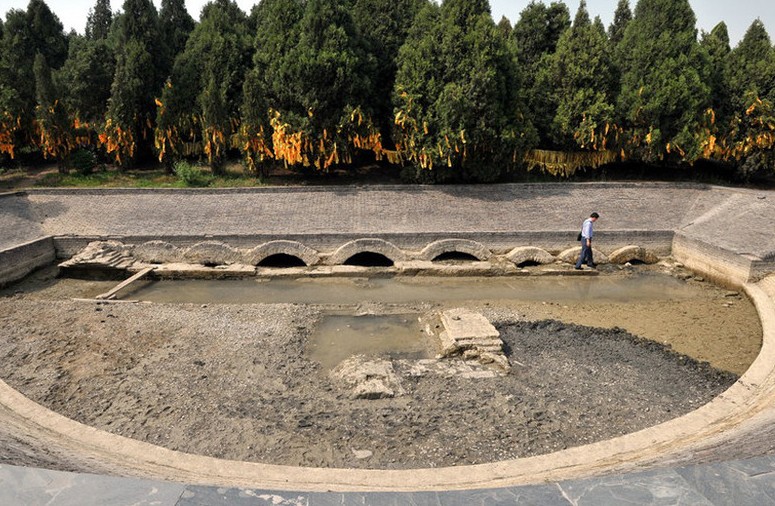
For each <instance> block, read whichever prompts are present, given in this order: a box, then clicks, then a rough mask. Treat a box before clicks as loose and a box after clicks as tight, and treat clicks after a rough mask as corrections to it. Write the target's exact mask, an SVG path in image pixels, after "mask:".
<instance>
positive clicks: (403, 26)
mask: <svg viewBox="0 0 775 506" xmlns="http://www.w3.org/2000/svg"><path fill="white" fill-rule="evenodd" d="M425 2H426V0H355V3H354V5H353V8H352V13H353V14H352V16H353V21H354V23H355V27H356V29H357V30H358V32H359V33H360V36H361V37H362V38H363V42H364V44H365V49H366V51H367V52H368V53H369V54H370V55H371V56H372V57H373V58H374V61H373V72H372V73H371V75H370V76H369V80H370V81H371V83H372V84H373V86H372V87H371V90H372V92H373V96H371V97H369V99H368V101H369V103H370V104H372V108H373V109H374V114H375V116H376V117H377V118H378V121H379V124H380V128H381V130H382V133H383V136H384V137H388V136H389V132H390V123H391V120H392V103H391V94H392V92H393V87H394V85H395V80H396V72H397V70H398V65H397V63H396V58H397V57H398V50H399V49H400V48H401V46H402V45H403V44H404V41H405V40H406V37H407V35H408V33H409V28H410V27H411V26H412V23H413V22H414V18H415V16H416V15H417V12H419V10H420V9H421V8H422V6H423V5H424V4H425ZM504 19H505V18H504ZM506 22H507V23H508V20H506ZM508 32H511V26H509V29H508Z"/></svg>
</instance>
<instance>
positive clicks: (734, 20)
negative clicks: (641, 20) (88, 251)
mask: <svg viewBox="0 0 775 506" xmlns="http://www.w3.org/2000/svg"><path fill="white" fill-rule="evenodd" d="M236 1H237V4H238V5H239V6H240V7H241V8H242V9H243V10H244V11H246V12H250V9H251V7H252V6H253V4H255V3H257V1H258V0H236ZM550 1H551V0H544V3H546V4H548V3H549V2H550ZM28 2H29V0H0V15H2V16H3V18H5V13H6V12H7V11H8V10H10V9H26V8H27V3H28ZM206 2H207V0H186V6H187V8H188V12H189V13H190V14H191V15H192V16H193V17H194V18H195V19H198V18H199V13H200V12H201V10H202V6H203V5H204V4H205V3H206ZM529 2H530V0H490V5H491V6H492V12H493V17H494V18H495V20H496V21H499V20H500V18H501V16H506V17H507V18H509V19H510V20H511V22H512V23H514V22H516V21H517V19H519V13H520V12H521V11H522V10H523V9H524V8H525V6H526V5H527V4H528V3H529ZM46 3H47V4H48V6H49V8H51V10H52V11H54V13H56V15H57V16H58V17H59V19H60V20H61V21H62V24H63V25H64V26H65V30H68V31H69V30H70V29H71V28H75V30H76V31H78V32H80V33H83V31H84V28H85V26H86V15H87V13H88V12H89V8H91V7H93V6H94V4H95V0H47V1H46ZM154 3H155V4H156V6H157V8H158V7H160V6H161V0H154ZM565 3H566V4H567V5H568V7H569V8H570V10H571V16H572V15H573V14H574V13H575V12H576V9H577V8H578V4H579V0H566V2H565ZM636 3H637V0H630V7H631V8H632V9H634V8H635V4H636ZM690 3H691V5H692V7H693V8H694V12H695V14H696V15H697V27H698V28H699V29H702V30H705V31H710V30H711V29H712V28H713V27H714V26H715V25H716V24H717V23H718V22H719V21H726V23H727V26H728V27H729V36H730V39H731V40H732V45H735V44H736V43H737V42H738V41H739V40H740V39H741V38H742V37H743V35H744V34H745V31H746V30H747V29H748V27H749V26H750V25H751V23H752V22H753V21H754V20H755V19H756V18H759V19H761V20H762V22H764V24H765V26H766V27H767V32H768V33H769V34H770V38H772V39H774V40H775V1H773V0H690ZM122 4H123V0H111V6H112V7H113V10H114V11H117V10H120V9H121V5H122ZM616 4H617V0H587V8H588V10H589V12H590V14H591V15H592V17H594V16H597V15H599V16H600V17H601V18H602V20H603V22H604V23H605V25H606V26H608V25H609V24H610V23H611V20H612V19H613V15H614V11H615V10H616Z"/></svg>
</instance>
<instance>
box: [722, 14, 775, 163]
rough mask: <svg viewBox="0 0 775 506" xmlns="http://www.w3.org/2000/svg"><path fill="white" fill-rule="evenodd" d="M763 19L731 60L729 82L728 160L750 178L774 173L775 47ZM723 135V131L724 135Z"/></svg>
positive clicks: (728, 73) (751, 30) (757, 22)
mask: <svg viewBox="0 0 775 506" xmlns="http://www.w3.org/2000/svg"><path fill="white" fill-rule="evenodd" d="M771 44H772V43H771V40H770V37H769V35H768V34H767V30H766V29H765V28H764V24H763V23H762V22H761V21H760V20H758V19H757V20H756V21H754V22H753V24H751V26H750V27H749V28H748V31H747V32H746V33H745V36H744V37H743V40H741V41H740V43H739V44H738V45H737V47H735V48H734V49H733V50H732V52H731V54H730V56H729V58H728V64H729V65H728V68H727V79H728V83H729V88H730V100H731V102H732V110H733V113H734V119H733V121H732V128H731V129H730V132H729V134H728V140H727V142H726V143H724V144H725V147H726V146H730V147H731V152H730V153H729V154H727V156H728V157H733V158H734V159H735V160H739V161H740V163H739V166H738V170H739V171H740V173H741V174H742V176H743V177H745V178H749V177H751V176H752V175H753V174H755V173H757V172H767V173H769V174H772V173H773V172H775V134H773V132H775V48H773V47H772V45H771ZM722 133H723V132H722Z"/></svg>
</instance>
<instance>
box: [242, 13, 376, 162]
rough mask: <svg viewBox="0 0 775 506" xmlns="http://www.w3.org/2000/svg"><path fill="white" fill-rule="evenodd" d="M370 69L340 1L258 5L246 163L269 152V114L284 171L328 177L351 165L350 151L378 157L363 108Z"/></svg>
mask: <svg viewBox="0 0 775 506" xmlns="http://www.w3.org/2000/svg"><path fill="white" fill-rule="evenodd" d="M264 28H266V30H264ZM372 68H373V58H371V57H370V55H369V54H368V53H367V51H365V48H364V44H363V40H362V38H361V37H360V34H359V32H358V30H357V29H356V27H355V24H354V22H353V20H352V17H351V16H350V13H349V11H348V10H347V9H345V6H343V5H341V2H336V1H334V0H309V1H306V2H302V1H300V0H299V1H294V0H273V1H270V0H267V1H265V2H262V4H261V6H260V12H259V13H258V29H257V38H256V55H255V58H254V69H253V71H252V72H251V73H250V75H249V76H248V78H247V81H246V87H245V97H244V105H243V122H244V127H243V146H245V149H244V150H243V151H244V152H245V156H246V159H247V160H248V164H249V165H250V166H252V167H255V164H256V163H257V162H259V161H260V160H261V158H262V156H265V155H266V152H267V151H268V150H269V142H268V137H269V132H268V131H267V130H266V128H265V127H264V126H263V125H264V121H265V120H264V119H263V118H266V116H265V115H266V114H267V113H269V124H270V126H271V130H272V135H271V137H272V142H271V153H272V156H273V157H274V158H275V159H277V160H281V161H283V162H284V163H286V164H287V165H289V166H295V167H315V168H316V169H318V170H322V171H326V170H329V169H330V168H331V167H333V166H336V165H346V164H349V163H351V161H352V156H353V153H354V152H355V149H363V150H373V151H375V152H377V153H381V146H380V144H379V142H380V137H379V133H378V131H377V130H376V128H375V127H374V126H373V123H372V121H371V117H372V115H371V111H369V110H365V109H363V107H364V106H367V105H368V100H369V98H370V97H371V96H373V91H372V88H371V86H372V83H371V80H370V75H371V74H372V72H371V71H370V69H372ZM264 107H266V109H263V108H264ZM262 111H263V112H262ZM262 130H263V133H262Z"/></svg>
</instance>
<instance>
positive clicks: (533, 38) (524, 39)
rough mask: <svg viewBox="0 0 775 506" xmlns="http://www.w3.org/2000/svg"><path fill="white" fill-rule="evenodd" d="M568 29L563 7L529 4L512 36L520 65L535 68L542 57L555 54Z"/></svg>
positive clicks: (554, 4) (553, 4) (515, 26)
mask: <svg viewBox="0 0 775 506" xmlns="http://www.w3.org/2000/svg"><path fill="white" fill-rule="evenodd" d="M569 27H570V11H568V7H567V6H566V5H565V4H564V3H562V2H552V3H551V4H550V5H549V6H548V7H547V6H546V5H544V4H543V3H538V2H535V1H531V2H530V3H529V4H528V6H527V7H525V9H524V10H523V11H522V12H521V13H520V15H519V20H518V21H517V23H516V24H515V25H514V32H513V35H514V40H516V43H517V48H518V49H519V59H520V61H522V62H524V63H527V64H534V63H536V62H537V61H538V60H540V59H541V58H542V57H543V55H545V54H551V53H554V51H555V49H556V48H557V42H558V41H559V40H560V36H562V34H563V32H565V30H567V29H568V28H569Z"/></svg>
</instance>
